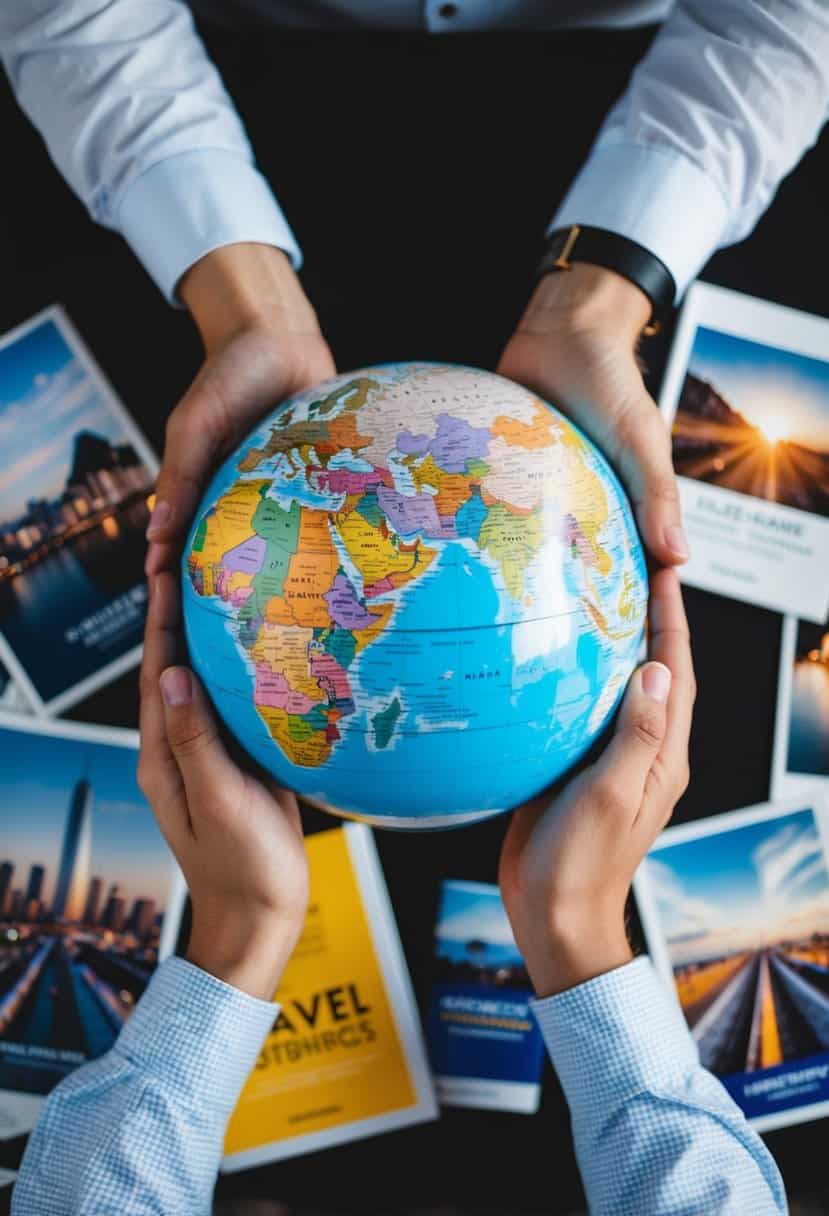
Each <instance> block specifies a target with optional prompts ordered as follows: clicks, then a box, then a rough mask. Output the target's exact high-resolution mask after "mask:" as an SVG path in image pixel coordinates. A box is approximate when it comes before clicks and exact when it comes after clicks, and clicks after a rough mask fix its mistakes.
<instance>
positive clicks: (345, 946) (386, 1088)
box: [222, 823, 437, 1171]
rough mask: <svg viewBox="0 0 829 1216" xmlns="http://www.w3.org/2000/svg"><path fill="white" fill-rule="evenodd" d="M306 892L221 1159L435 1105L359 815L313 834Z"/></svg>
mask: <svg viewBox="0 0 829 1216" xmlns="http://www.w3.org/2000/svg"><path fill="white" fill-rule="evenodd" d="M306 847H307V851H308V861H309V864H310V868H311V897H310V902H309V906H308V914H307V917H306V921H305V926H304V929H303V933H302V937H301V938H300V942H299V945H298V946H297V949H296V950H295V951H294V954H293V955H292V957H291V959H290V961H289V963H288V966H287V968H286V970H285V974H284V975H283V977H282V982H281V983H280V985H279V989H278V991H277V993H276V996H275V998H274V999H275V1000H276V1001H278V1002H279V1013H278V1015H277V1016H276V1017H275V1020H274V1025H273V1029H272V1031H271V1033H270V1035H269V1036H268V1038H267V1039H266V1041H265V1044H264V1046H263V1048H262V1051H261V1053H260V1055H259V1059H258V1060H257V1063H256V1066H255V1067H254V1069H253V1071H252V1073H251V1075H250V1077H249V1079H248V1081H247V1083H246V1085H245V1088H244V1089H243V1090H242V1094H241V1097H240V1099H239V1102H238V1105H237V1107H236V1110H235V1111H234V1113H233V1115H232V1116H231V1119H230V1124H229V1126H228V1129H227V1136H226V1139H225V1158H224V1162H223V1165H222V1168H223V1169H224V1170H226V1171H232V1170H240V1169H247V1168H248V1167H249V1166H253V1165H261V1164H262V1163H263V1162H266V1161H277V1160H281V1159H283V1158H285V1157H295V1156H297V1155H299V1154H301V1153H311V1152H316V1151H317V1150H318V1149H322V1148H328V1147H330V1146H331V1145H334V1144H343V1143H345V1142H346V1141H349V1140H357V1139H362V1138H363V1137H365V1136H375V1135H377V1134H378V1133H379V1132H385V1131H391V1130H392V1129H395V1128H400V1127H408V1126H409V1125H410V1124H413V1123H420V1122H423V1121H424V1120H427V1119H434V1118H435V1117H436V1115H437V1105H436V1103H435V1096H434V1089H433V1086H432V1080H431V1077H430V1075H429V1066H428V1063H427V1060H426V1051H425V1047H424V1044H423V1038H422V1035H421V1030H420V1022H419V1019H418V1015H417V1006H416V1004H415V1000H414V994H413V992H412V987H411V982H410V980H409V974H408V971H407V970H406V964H405V960H404V958H403V950H402V947H401V945H400V937H399V935H398V932H397V925H396V924H395V920H394V913H393V912H392V908H391V903H390V901H389V896H388V891H387V889H386V885H385V881H384V879H383V872H382V870H381V868H380V862H379V860H378V857H377V851H376V849H375V846H374V837H373V836H372V834H371V830H370V829H369V828H367V827H364V826H363V825H362V824H358V823H350V824H347V825H346V826H345V827H339V828H332V829H331V830H329V831H324V832H318V833H317V834H315V835H313V836H310V837H309V838H308V839H307V841H306Z"/></svg>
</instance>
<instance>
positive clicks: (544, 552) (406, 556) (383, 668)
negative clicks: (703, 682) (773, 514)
mask: <svg viewBox="0 0 829 1216" xmlns="http://www.w3.org/2000/svg"><path fill="white" fill-rule="evenodd" d="M183 570H184V621H185V631H186V635H187V641H188V645H189V648H190V655H191V662H192V664H193V667H194V668H195V670H196V671H197V673H198V674H199V676H200V677H201V679H202V680H203V682H204V684H205V686H206V688H207V690H208V692H209V694H210V696H211V698H212V700H213V703H214V705H215V706H216V708H217V710H218V712H219V714H220V716H221V718H222V719H223V721H224V723H225V724H226V726H227V727H228V729H229V730H230V731H231V732H232V734H233V735H234V736H235V738H236V739H237V740H238V741H239V742H240V743H241V744H242V746H243V747H244V748H245V749H246V750H247V752H248V753H249V754H250V755H251V756H252V757H253V758H254V759H255V760H256V761H258V762H259V763H260V764H261V765H263V767H264V768H265V769H267V770H268V771H269V772H270V773H272V774H273V775H274V777H276V779H277V780H278V781H280V782H281V783H282V784H284V785H286V786H289V787H290V788H291V789H294V790H296V791H297V793H299V794H300V795H301V796H302V797H304V798H306V799H307V800H308V801H309V802H311V803H313V804H316V805H318V806H322V807H324V808H325V809H327V810H331V811H334V812H335V813H337V814H341V815H345V816H352V817H357V818H361V819H364V820H366V821H368V822H371V823H375V824H378V825H384V826H390V827H405V828H433V827H446V826H452V825H455V824H462V823H468V822H471V821H473V820H477V819H480V818H483V817H485V816H487V815H490V814H497V813H498V812H499V811H502V810H505V809H507V808H509V807H513V806H515V805H517V804H518V803H520V802H522V801H524V800H525V799H527V798H529V797H531V796H532V795H534V794H536V793H538V792H540V791H541V790H543V789H544V788H545V787H546V786H548V785H549V784H550V783H551V782H553V781H554V780H556V779H557V778H558V777H560V776H561V775H562V774H563V773H565V772H566V771H567V770H568V769H569V768H571V767H572V765H574V764H575V763H576V762H577V761H578V760H579V759H580V758H581V757H582V756H583V755H584V753H585V751H586V750H587V749H588V748H589V746H590V744H591V743H592V742H593V740H594V739H595V738H596V736H597V735H598V734H599V732H600V731H601V730H602V728H603V726H604V725H605V724H606V723H607V720H608V718H609V717H610V715H611V714H612V713H613V710H614V709H615V707H616V704H617V702H618V700H619V698H620V696H621V694H622V692H623V691H624V687H625V684H626V682H627V680H628V677H629V676H630V673H631V671H632V670H633V668H634V666H635V664H636V661H637V655H638V651H639V647H640V644H641V639H642V631H643V626H644V619H645V611H646V604H647V575H646V571H645V563H644V557H643V553H642V548H641V545H640V543H639V539H638V537H637V534H636V529H635V526H634V522H633V517H632V513H631V509H630V505H629V503H628V501H627V498H626V496H625V493H624V491H623V489H622V487H621V486H620V484H619V482H618V480H617V478H616V476H615V474H614V473H613V471H612V469H611V468H610V466H609V464H608V463H607V461H606V460H605V458H604V457H603V456H602V454H601V453H600V452H599V451H598V450H597V448H595V447H594V446H593V444H592V443H591V442H590V441H589V440H588V439H586V438H585V437H584V435H582V433H581V432H580V431H579V430H578V429H577V428H576V427H575V426H574V425H573V424H572V423H571V422H569V421H568V420H567V419H566V418H565V417H564V416H563V415H562V414H561V413H559V412H558V411H557V410H556V409H554V408H553V407H552V406H550V405H548V404H547V403H546V402H544V401H542V400H541V399H540V398H538V397H537V396H535V395H534V394H533V393H531V392H529V391H528V390H527V389H525V388H522V387H521V386H519V385H517V384H514V383H513V382H512V381H509V380H506V379H504V378H503V377H501V376H497V375H493V374H492V373H490V372H484V371H476V370H474V369H471V368H466V367H458V366H454V365H446V364H436V363H395V364H387V365H383V366H380V367H372V368H367V369H364V370H361V371H357V372H353V373H351V374H348V375H341V376H337V377H335V378H334V379H332V380H329V381H327V382H326V383H325V384H322V385H318V386H317V387H316V388H314V389H312V390H310V391H308V392H304V393H302V394H300V395H298V396H296V397H294V398H292V399H291V400H289V401H287V402H285V403H283V404H282V405H281V406H279V408H277V409H276V410H275V411H274V412H273V413H272V414H271V415H270V417H269V418H267V419H266V421H264V422H263V423H262V424H261V426H260V427H258V428H257V430H256V431H254V433H253V434H251V435H250V436H249V437H248V439H247V440H246V441H245V442H244V443H243V444H242V445H241V446H240V448H239V449H238V451H237V452H235V453H234V455H233V456H231V457H230V458H229V459H228V460H227V461H226V462H225V464H224V465H223V466H222V467H221V468H220V469H219V471H218V473H217V474H216V476H215V477H214V479H213V481H212V483H211V485H210V486H209V488H208V490H207V492H206V494H205V496H204V499H203V502H202V504H201V506H200V508H199V511H198V513H197V515H196V519H195V521H194V524H193V527H192V529H191V532H190V535H189V537H188V539H187V544H186V546H185V551H184V558H183Z"/></svg>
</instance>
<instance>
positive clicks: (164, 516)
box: [147, 502, 173, 540]
mask: <svg viewBox="0 0 829 1216" xmlns="http://www.w3.org/2000/svg"><path fill="white" fill-rule="evenodd" d="M172 515H173V509H172V507H171V506H170V504H169V503H168V502H157V503H156V504H155V506H154V507H153V513H152V515H151V516H150V522H149V523H148V524H147V540H152V538H153V537H154V536H155V534H156V533H157V532H159V531H160V530H161V529H162V528H163V527H165V526H166V525H167V524H168V523H169V522H170V519H171V518H172Z"/></svg>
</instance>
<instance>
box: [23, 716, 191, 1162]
mask: <svg viewBox="0 0 829 1216" xmlns="http://www.w3.org/2000/svg"><path fill="white" fill-rule="evenodd" d="M137 751H138V735H137V732H135V731H127V730H120V729H116V728H114V727H105V726H85V725H80V724H78V723H75V722H60V723H58V722H46V721H42V720H40V719H38V718H36V717H34V716H31V715H30V716H29V717H20V716H16V715H11V714H7V713H2V714H0V841H1V842H2V843H0V1138H7V1137H9V1136H12V1135H19V1134H21V1132H23V1131H27V1130H28V1129H29V1128H30V1127H31V1126H32V1124H33V1122H34V1119H35V1118H36V1115H37V1111H38V1109H39V1108H40V1105H41V1103H42V1101H43V1095H45V1094H47V1093H48V1092H49V1091H50V1090H51V1089H52V1088H53V1087H54V1086H55V1085H56V1084H57V1083H58V1082H59V1081H60V1080H62V1079H63V1077H65V1076H66V1075H67V1074H68V1073H70V1072H71V1071H72V1070H73V1069H75V1068H77V1067H78V1065H80V1064H83V1063H84V1062H85V1061H86V1060H91V1059H95V1058H96V1057H97V1056H100V1055H102V1054H103V1053H104V1052H105V1051H108V1050H109V1048H110V1047H111V1046H112V1044H113V1042H114V1041H115V1038H116V1036H117V1035H118V1032H119V1030H120V1029H121V1027H122V1026H123V1024H124V1022H125V1021H126V1019H127V1018H128V1017H129V1015H130V1012H131V1011H132V1009H133V1008H134V1006H135V1003H136V1001H137V1000H138V999H139V997H140V996H141V994H142V992H143V991H144V988H145V987H146V985H147V982H148V980H149V978H150V976H151V975H152V973H153V969H154V968H155V966H156V963H157V962H158V960H159V959H161V958H163V957H164V956H165V955H167V954H170V953H171V952H172V951H173V949H174V948H175V944H176V939H177V936H178V930H179V924H180V918H181V911H182V906H183V902H184V896H185V888H184V883H183V880H182V878H181V875H180V872H179V870H178V867H177V866H176V864H175V862H174V860H173V857H172V855H171V853H170V851H169V849H168V847H167V845H166V843H165V841H164V839H163V837H162V835H161V832H160V831H159V828H158V825H157V823H156V821H155V817H154V815H153V813H152V810H151V809H150V807H149V805H148V803H147V801H146V799H145V798H144V796H143V794H142V793H141V792H140V790H139V788H138V785H137V781H136V775H135V769H136V760H137Z"/></svg>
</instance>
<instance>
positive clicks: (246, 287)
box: [178, 243, 319, 353]
mask: <svg viewBox="0 0 829 1216" xmlns="http://www.w3.org/2000/svg"><path fill="white" fill-rule="evenodd" d="M178 294H179V296H180V297H181V299H182V301H183V302H184V304H185V305H186V307H187V309H188V310H189V312H190V314H191V316H192V317H193V320H194V321H195V323H196V326H197V328H198V330H199V333H200V334H201V337H202V341H203V342H204V345H205V349H206V350H207V352H208V353H210V352H211V351H213V350H216V349H217V348H218V347H220V346H223V345H224V344H225V343H226V342H228V341H229V340H230V339H231V338H233V337H235V336H236V334H238V333H241V332H243V331H244V330H248V329H263V330H270V331H271V332H273V333H275V334H282V335H285V334H288V335H307V334H310V333H319V325H318V322H317V318H316V314H315V312H314V310H313V308H312V307H311V304H310V302H309V300H308V297H307V296H306V295H305V292H304V291H303V289H302V286H301V284H300V282H299V279H298V278H297V276H296V274H295V272H294V269H293V267H292V266H291V263H290V261H289V260H288V257H287V256H286V254H284V253H283V252H282V250H281V249H277V248H276V247H275V246H272V245H258V244H252V243H239V244H235V245H223V246H221V247H220V248H219V249H214V250H213V251H212V252H211V253H208V254H206V255H205V256H204V257H203V258H200V259H199V261H198V262H196V263H195V264H194V265H193V266H191V267H190V269H189V270H188V271H187V272H186V273H185V274H184V275H183V276H182V278H181V280H180V282H179V285H178Z"/></svg>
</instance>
